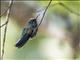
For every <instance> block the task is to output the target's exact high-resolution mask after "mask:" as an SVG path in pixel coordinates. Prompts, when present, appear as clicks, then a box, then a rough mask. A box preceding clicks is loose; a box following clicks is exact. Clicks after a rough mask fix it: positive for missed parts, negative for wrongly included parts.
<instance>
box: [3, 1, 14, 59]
mask: <svg viewBox="0 0 80 60" xmlns="http://www.w3.org/2000/svg"><path fill="white" fill-rule="evenodd" d="M12 4H13V0H11V1H10V4H9V6H10V8H9V9H8V10H7V16H6V20H7V24H6V25H5V30H4V38H3V48H2V60H3V56H4V47H5V39H6V32H7V25H8V22H9V16H10V11H11V7H12Z"/></svg>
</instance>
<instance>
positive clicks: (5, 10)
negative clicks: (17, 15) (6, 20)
mask: <svg viewBox="0 0 80 60" xmlns="http://www.w3.org/2000/svg"><path fill="white" fill-rule="evenodd" d="M9 8H10V6H8V8H7V9H6V10H5V11H4V12H3V13H2V14H1V15H0V17H1V16H3V15H4V14H5V13H7V11H8V9H9Z"/></svg>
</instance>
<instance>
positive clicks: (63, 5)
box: [59, 2, 80, 16]
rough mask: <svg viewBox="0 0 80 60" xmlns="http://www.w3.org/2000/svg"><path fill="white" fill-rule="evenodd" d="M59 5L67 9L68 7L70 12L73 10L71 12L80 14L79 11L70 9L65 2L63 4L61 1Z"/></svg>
mask: <svg viewBox="0 0 80 60" xmlns="http://www.w3.org/2000/svg"><path fill="white" fill-rule="evenodd" d="M59 5H61V6H62V7H64V8H65V9H67V10H68V11H69V12H71V13H73V14H75V15H78V16H80V14H79V13H77V12H75V11H73V10H71V9H70V8H69V7H68V6H66V5H65V4H63V3H61V2H60V3H59Z"/></svg>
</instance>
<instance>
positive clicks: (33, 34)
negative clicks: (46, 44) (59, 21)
mask: <svg viewBox="0 0 80 60" xmlns="http://www.w3.org/2000/svg"><path fill="white" fill-rule="evenodd" d="M37 30H38V28H35V29H34V30H33V32H32V34H31V38H32V37H34V36H35V35H36V34H37Z"/></svg>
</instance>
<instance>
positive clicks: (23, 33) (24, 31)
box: [22, 28, 26, 36]
mask: <svg viewBox="0 0 80 60" xmlns="http://www.w3.org/2000/svg"><path fill="white" fill-rule="evenodd" d="M25 34H26V28H24V29H23V31H22V36H24V35H25Z"/></svg>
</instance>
